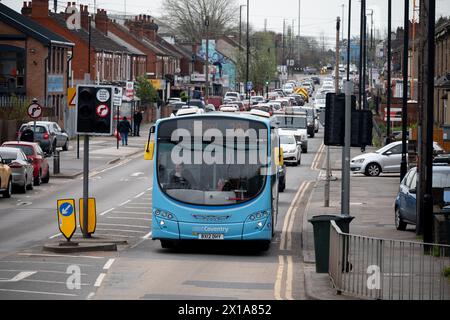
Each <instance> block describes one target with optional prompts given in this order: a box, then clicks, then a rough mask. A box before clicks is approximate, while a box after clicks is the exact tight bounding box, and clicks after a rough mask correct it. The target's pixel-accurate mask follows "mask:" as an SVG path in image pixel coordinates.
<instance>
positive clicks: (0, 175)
mask: <svg viewBox="0 0 450 320" xmlns="http://www.w3.org/2000/svg"><path fill="white" fill-rule="evenodd" d="M5 162H6V161H4V160H3V158H2V157H1V156H0V193H1V194H2V196H3V198H10V197H11V193H12V171H11V168H10V167H9V166H8V165H7V164H6V163H5Z"/></svg>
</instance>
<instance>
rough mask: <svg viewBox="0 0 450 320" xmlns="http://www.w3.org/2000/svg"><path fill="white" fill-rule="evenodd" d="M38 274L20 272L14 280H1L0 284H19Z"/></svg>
mask: <svg viewBox="0 0 450 320" xmlns="http://www.w3.org/2000/svg"><path fill="white" fill-rule="evenodd" d="M35 273H37V271H24V272H20V273H19V274H17V275H16V276H15V277H13V278H12V279H8V280H0V282H19V281H21V280H24V279H26V278H28V277H31V276H32V275H33V274H35Z"/></svg>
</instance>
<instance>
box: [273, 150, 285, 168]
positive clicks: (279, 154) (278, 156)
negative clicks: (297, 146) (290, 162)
mask: <svg viewBox="0 0 450 320" xmlns="http://www.w3.org/2000/svg"><path fill="white" fill-rule="evenodd" d="M275 164H276V165H277V166H280V167H282V166H284V157H283V148H276V149H275Z"/></svg>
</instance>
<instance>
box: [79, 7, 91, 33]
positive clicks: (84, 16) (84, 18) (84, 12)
mask: <svg viewBox="0 0 450 320" xmlns="http://www.w3.org/2000/svg"><path fill="white" fill-rule="evenodd" d="M80 16H81V28H83V29H84V30H89V11H88V6H83V5H82V4H80Z"/></svg>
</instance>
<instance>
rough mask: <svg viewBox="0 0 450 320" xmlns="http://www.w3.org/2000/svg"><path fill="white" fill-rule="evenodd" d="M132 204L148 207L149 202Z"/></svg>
mask: <svg viewBox="0 0 450 320" xmlns="http://www.w3.org/2000/svg"><path fill="white" fill-rule="evenodd" d="M141 199H142V198H141ZM133 204H137V205H138V206H150V204H151V203H150V202H133Z"/></svg>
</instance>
